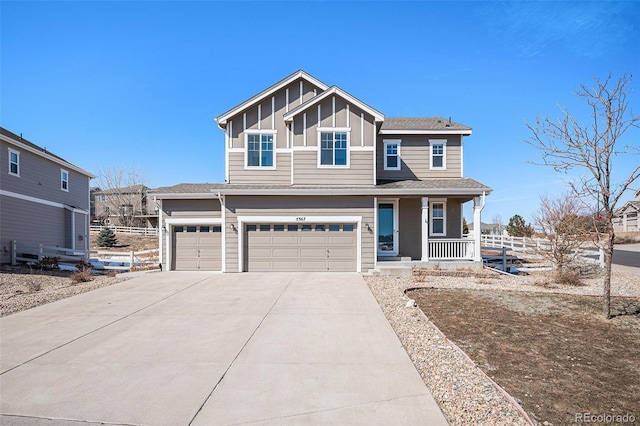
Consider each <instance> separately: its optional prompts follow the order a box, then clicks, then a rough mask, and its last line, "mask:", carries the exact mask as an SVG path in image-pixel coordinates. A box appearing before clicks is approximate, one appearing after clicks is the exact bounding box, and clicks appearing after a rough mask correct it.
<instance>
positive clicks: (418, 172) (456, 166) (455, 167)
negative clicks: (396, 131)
mask: <svg viewBox="0 0 640 426" xmlns="http://www.w3.org/2000/svg"><path fill="white" fill-rule="evenodd" d="M385 139H400V140H401V145H400V160H401V169H400V170H384V140H385ZM430 139H446V140H447V148H446V166H447V168H446V170H431V169H430V163H429V162H430V159H431V156H430V152H431V151H430V145H429V140H430ZM377 167H378V170H377V178H378V179H391V180H394V179H398V180H404V179H428V178H452V177H462V147H461V137H460V136H458V135H455V136H451V135H442V136H437V135H436V136H431V135H397V136H393V135H380V136H378V146H377Z"/></svg>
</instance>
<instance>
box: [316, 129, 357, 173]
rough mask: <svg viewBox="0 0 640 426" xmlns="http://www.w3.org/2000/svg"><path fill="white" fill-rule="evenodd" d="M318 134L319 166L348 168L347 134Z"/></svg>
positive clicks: (340, 132)
mask: <svg viewBox="0 0 640 426" xmlns="http://www.w3.org/2000/svg"><path fill="white" fill-rule="evenodd" d="M319 133H320V155H319V159H318V165H319V166H349V153H348V152H347V147H348V146H349V140H348V134H349V132H346V131H333V132H326V131H321V132H319Z"/></svg>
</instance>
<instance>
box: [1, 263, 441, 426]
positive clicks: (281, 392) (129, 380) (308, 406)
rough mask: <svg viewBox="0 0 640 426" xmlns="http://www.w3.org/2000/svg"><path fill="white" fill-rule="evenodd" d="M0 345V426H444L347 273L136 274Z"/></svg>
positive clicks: (20, 324) (21, 318) (53, 311)
mask: <svg viewBox="0 0 640 426" xmlns="http://www.w3.org/2000/svg"><path fill="white" fill-rule="evenodd" d="M0 339H1V340H0V350H1V358H0V367H1V368H0V371H1V373H0V374H1V375H0V424H3V425H47V426H50V425H77V424H78V423H77V422H96V423H108V424H126V425H191V424H193V425H232V424H265V425H271V424H273V425H276V424H277V425H281V424H340V425H346V424H366V425H373V424H384V425H392V424H397V425H404V424H407V425H408V424H415V425H427V424H428V425H437V424H446V421H445V419H444V417H443V415H442V413H441V411H440V409H439V408H438V406H437V405H436V403H435V402H434V400H433V398H432V397H431V394H430V393H429V391H428V389H427V388H426V386H425V385H424V383H423V382H422V380H421V378H420V376H419V374H418V373H417V371H416V370H415V368H414V367H413V364H412V363H411V361H410V359H409V357H408V356H407V354H406V352H405V351H404V349H403V348H402V346H401V344H400V342H399V340H398V338H397V336H396V335H395V333H394V332H393V330H392V329H391V326H390V325H389V323H388V322H387V321H386V319H385V317H384V315H383V314H382V311H381V310H380V308H379V306H378V304H377V303H376V301H375V299H374V298H373V296H372V295H371V293H370V291H369V289H368V287H367V286H366V284H365V283H364V280H363V279H362V277H361V276H360V275H359V274H355V273H353V274H352V273H346V274H343V273H340V274H338V273H289V274H285V273H270V274H250V273H249V274H226V275H222V274H212V273H200V272H193V273H188V272H169V273H155V274H148V275H144V276H141V277H138V278H135V279H132V280H129V281H126V282H123V283H120V284H117V285H114V286H111V287H105V288H102V289H99V290H95V291H92V292H89V293H84V294H81V295H78V296H75V297H72V298H69V299H65V300H61V301H58V302H55V303H51V304H49V305H44V306H41V307H38V308H35V309H31V310H28V311H25V312H21V313H18V314H14V315H10V316H8V317H5V318H2V319H0Z"/></svg>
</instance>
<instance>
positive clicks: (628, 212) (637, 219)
mask: <svg viewBox="0 0 640 426" xmlns="http://www.w3.org/2000/svg"><path fill="white" fill-rule="evenodd" d="M635 197H636V201H628V202H627V203H625V205H624V206H622V207H621V208H620V209H619V210H618V211H617V212H616V214H615V216H614V217H613V227H614V230H615V231H616V232H638V231H640V190H638V191H636V193H635Z"/></svg>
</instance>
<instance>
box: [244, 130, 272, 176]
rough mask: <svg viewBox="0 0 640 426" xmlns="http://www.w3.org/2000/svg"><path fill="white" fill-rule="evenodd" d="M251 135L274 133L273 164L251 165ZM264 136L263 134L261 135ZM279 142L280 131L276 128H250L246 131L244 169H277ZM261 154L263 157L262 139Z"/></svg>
mask: <svg viewBox="0 0 640 426" xmlns="http://www.w3.org/2000/svg"><path fill="white" fill-rule="evenodd" d="M249 135H273V151H272V152H273V166H250V165H249ZM261 138H262V136H261ZM277 142H278V131H277V130H275V129H263V130H256V129H248V130H246V131H245V132H244V169H245V170H276V158H277V155H276V144H277ZM260 154H261V157H262V141H260Z"/></svg>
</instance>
